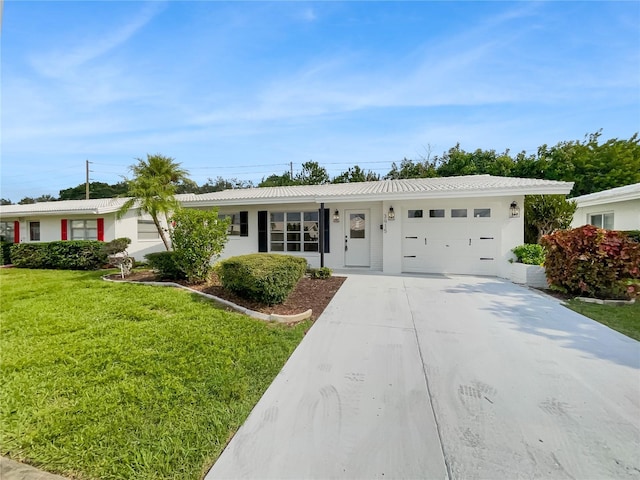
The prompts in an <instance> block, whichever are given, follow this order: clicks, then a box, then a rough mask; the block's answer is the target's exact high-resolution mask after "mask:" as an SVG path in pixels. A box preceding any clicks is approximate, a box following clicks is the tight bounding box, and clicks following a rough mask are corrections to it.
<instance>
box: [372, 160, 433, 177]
mask: <svg viewBox="0 0 640 480" xmlns="http://www.w3.org/2000/svg"><path fill="white" fill-rule="evenodd" d="M437 176H438V172H437V171H436V166H435V163H434V162H432V161H431V160H429V159H425V160H418V161H414V160H410V159H408V158H403V159H402V161H401V162H400V165H398V164H397V163H396V162H393V163H392V164H391V170H390V171H389V173H387V174H386V175H385V176H384V178H385V180H400V179H403V178H431V177H437Z"/></svg>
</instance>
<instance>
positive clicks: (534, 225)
mask: <svg viewBox="0 0 640 480" xmlns="http://www.w3.org/2000/svg"><path fill="white" fill-rule="evenodd" d="M576 207H577V204H576V202H575V201H572V200H567V199H566V198H565V197H564V195H527V196H525V197H524V222H525V232H524V235H525V242H526V243H539V242H540V239H541V238H542V236H543V235H548V234H550V233H553V232H555V231H556V230H561V229H565V228H569V226H570V225H571V220H572V219H573V214H574V213H575V211H576Z"/></svg>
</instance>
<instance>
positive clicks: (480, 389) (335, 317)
mask: <svg viewBox="0 0 640 480" xmlns="http://www.w3.org/2000/svg"><path fill="white" fill-rule="evenodd" d="M214 478H297V479H325V478H366V479H370V478H387V479H389V478H436V479H444V478H452V479H474V478H478V479H479V478H486V479H495V478H579V479H586V478H589V479H597V478H640V343H638V342H636V341H634V340H631V339H629V338H627V337H625V336H623V335H621V334H619V333H617V332H615V331H613V330H610V329H608V328H606V327H604V326H602V325H600V324H598V323H596V322H593V321H591V320H589V319H587V318H585V317H583V316H581V315H578V314H576V313H574V312H571V311H570V310H568V309H566V308H564V307H562V306H561V305H560V304H558V303H557V302H556V301H555V300H553V299H549V298H547V297H545V296H542V295H540V294H538V293H535V292H532V291H530V290H527V289H525V288H522V287H519V286H516V285H513V284H511V283H510V282H507V281H503V280H500V279H495V278H478V277H466V276H455V277H444V276H438V277H436V276H433V277H429V276H423V277H412V276H396V277H392V276H382V275H364V274H363V275H358V274H350V275H349V278H348V279H347V281H346V282H345V284H344V285H343V287H342V289H341V290H340V291H339V292H338V294H337V295H336V297H335V298H334V300H333V301H332V303H331V304H330V305H329V307H328V308H327V310H326V311H325V313H324V314H323V315H322V316H321V317H320V319H319V320H318V321H317V323H316V324H315V325H314V327H313V328H312V329H311V331H310V332H309V334H308V335H307V337H306V338H305V339H304V340H303V342H302V343H301V344H300V346H299V347H298V348H297V349H296V351H295V352H294V354H293V355H292V357H291V359H290V360H289V361H288V362H287V364H286V365H285V367H284V368H283V370H282V371H281V373H280V374H279V375H278V377H277V378H276V379H275V381H274V382H273V384H272V385H271V386H270V387H269V389H268V390H267V392H266V393H265V395H264V396H263V398H262V399H261V400H260V402H259V403H258V405H257V406H256V407H255V409H254V410H253V412H252V413H251V415H250V416H249V418H248V419H247V421H246V422H245V424H244V425H243V426H242V428H240V430H239V431H238V433H237V434H236V435H235V437H234V438H233V440H232V441H231V443H230V444H229V446H228V447H227V449H226V450H225V451H224V453H223V454H222V455H221V457H220V458H219V460H218V461H217V463H216V464H215V465H214V466H213V468H212V469H211V471H210V472H209V474H208V475H207V477H206V479H207V480H211V479H214Z"/></svg>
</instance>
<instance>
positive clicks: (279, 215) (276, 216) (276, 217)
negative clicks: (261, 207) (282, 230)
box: [271, 212, 284, 222]
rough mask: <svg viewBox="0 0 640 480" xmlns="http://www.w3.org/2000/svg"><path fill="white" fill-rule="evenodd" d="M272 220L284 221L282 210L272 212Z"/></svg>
mask: <svg viewBox="0 0 640 480" xmlns="http://www.w3.org/2000/svg"><path fill="white" fill-rule="evenodd" d="M271 221H272V222H284V212H274V213H272V214H271Z"/></svg>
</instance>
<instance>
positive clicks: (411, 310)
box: [402, 280, 453, 480]
mask: <svg viewBox="0 0 640 480" xmlns="http://www.w3.org/2000/svg"><path fill="white" fill-rule="evenodd" d="M402 284H403V285H404V292H405V295H406V297H407V304H408V305H409V311H410V312H411V323H412V324H413V334H414V335H415V339H416V345H417V346H418V353H419V354H420V362H421V363H422V373H423V375H424V382H425V385H426V387H427V395H429V405H431V413H432V414H433V420H434V422H435V424H436V432H437V433H438V443H440V451H441V452H442V458H443V460H444V465H445V468H446V469H447V479H449V480H451V479H452V478H453V476H452V474H451V466H450V465H449V460H448V458H447V454H446V452H445V448H444V442H443V440H442V429H441V428H440V422H439V421H438V416H437V415H436V410H435V408H434V406H433V395H432V394H431V386H430V385H429V376H428V375H427V369H426V368H425V363H424V355H423V354H422V346H421V345H420V340H419V339H418V329H417V327H416V320H415V317H414V316H413V309H412V308H411V299H410V298H409V294H408V293H407V284H406V282H405V281H404V280H403V281H402Z"/></svg>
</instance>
